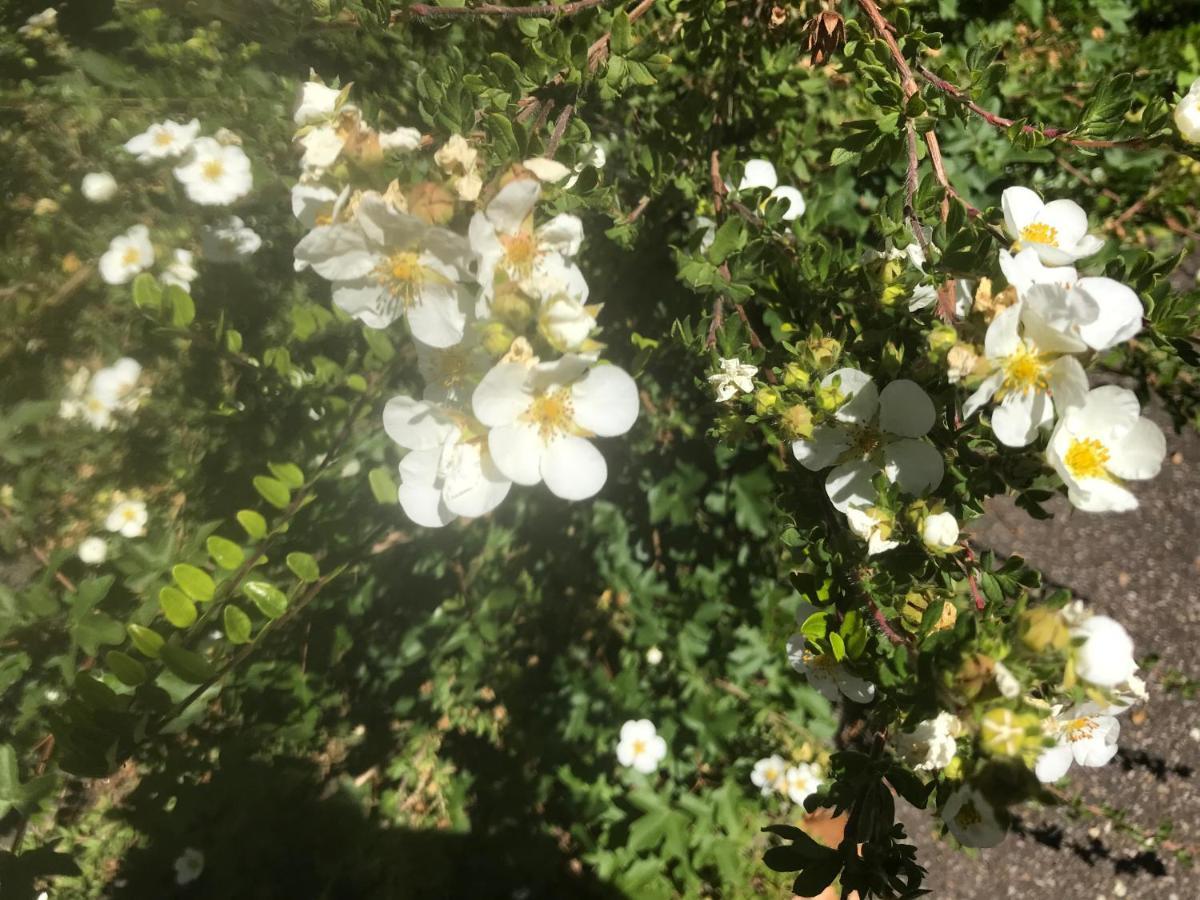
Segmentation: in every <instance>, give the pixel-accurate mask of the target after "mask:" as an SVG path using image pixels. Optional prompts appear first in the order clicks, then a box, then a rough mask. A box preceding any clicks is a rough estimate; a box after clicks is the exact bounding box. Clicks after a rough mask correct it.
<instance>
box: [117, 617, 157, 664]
mask: <svg viewBox="0 0 1200 900" xmlns="http://www.w3.org/2000/svg"><path fill="white" fill-rule="evenodd" d="M125 630H126V631H128V632H129V639H130V640H131V641H133V646H135V647H137V651H138V653H140V654H142V656H145V657H148V658H150V659H158V653H159V651H160V650H162V646H163V639H162V635H161V634H159V633H158V632H157V631H155V630H154V629H153V628H147V627H146V626H144V625H126V626H125Z"/></svg>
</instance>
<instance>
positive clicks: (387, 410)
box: [383, 395, 454, 458]
mask: <svg viewBox="0 0 1200 900" xmlns="http://www.w3.org/2000/svg"><path fill="white" fill-rule="evenodd" d="M453 429H454V426H453V425H452V424H451V423H450V422H448V421H446V420H445V419H443V418H441V417H439V416H438V415H437V414H436V412H435V411H434V408H433V407H432V406H430V405H429V404H428V403H425V402H424V401H422V400H415V399H413V398H412V397H408V396H404V395H400V396H398V397H393V398H392V399H391V400H389V401H388V402H387V405H386V406H384V408H383V430H384V431H385V432H387V436H388V437H390V438H391V439H392V440H393V441H395V442H396V443H397V444H399V445H400V446H401V447H404V448H405V449H407V450H431V449H434V448H440V447H441V446H442V444H443V443H444V442H445V440H446V437H447V436H448V435H449V434H450V432H451V431H452V430H453ZM410 455H411V454H410ZM406 458H407V457H406Z"/></svg>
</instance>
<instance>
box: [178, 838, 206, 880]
mask: <svg viewBox="0 0 1200 900" xmlns="http://www.w3.org/2000/svg"><path fill="white" fill-rule="evenodd" d="M203 871H204V854H203V853H201V852H200V851H199V850H197V849H196V848H195V847H188V848H187V849H186V850H184V851H183V853H181V854H180V855H179V858H178V859H177V860H175V883H176V884H177V885H179V886H181V887H182V886H183V885H185V884H191V883H192V882H193V881H195V880H196V879H197V878H199V877H200V873H201V872H203Z"/></svg>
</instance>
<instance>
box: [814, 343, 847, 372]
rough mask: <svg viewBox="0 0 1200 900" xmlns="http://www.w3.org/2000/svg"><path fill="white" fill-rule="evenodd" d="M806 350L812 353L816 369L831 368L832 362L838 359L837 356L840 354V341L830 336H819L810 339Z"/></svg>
mask: <svg viewBox="0 0 1200 900" xmlns="http://www.w3.org/2000/svg"><path fill="white" fill-rule="evenodd" d="M808 350H809V353H810V354H811V355H812V361H813V365H814V366H816V367H817V368H818V369H828V368H832V367H833V364H834V363H836V362H837V361H838V357H839V356H841V355H842V343H841V341H838V340H836V339H835V338H831V337H825V338H820V339H819V340H815V341H810V342H809V344H808Z"/></svg>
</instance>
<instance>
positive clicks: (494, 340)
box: [479, 322, 513, 356]
mask: <svg viewBox="0 0 1200 900" xmlns="http://www.w3.org/2000/svg"><path fill="white" fill-rule="evenodd" d="M512 342H513V333H512V331H511V330H510V329H509V328H508V326H507V325H504V324H503V323H501V322H488V323H487V324H486V325H484V326H483V330H482V333H481V334H480V336H479V343H480V344H481V345H482V346H483V349H484V350H486V351H487V352H488V353H490V354H491V355H492V356H503V355H504V354H505V353H507V352H508V348H509V347H511V346H512Z"/></svg>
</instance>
